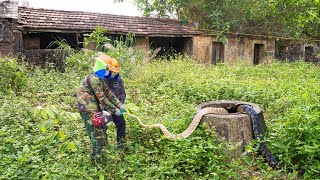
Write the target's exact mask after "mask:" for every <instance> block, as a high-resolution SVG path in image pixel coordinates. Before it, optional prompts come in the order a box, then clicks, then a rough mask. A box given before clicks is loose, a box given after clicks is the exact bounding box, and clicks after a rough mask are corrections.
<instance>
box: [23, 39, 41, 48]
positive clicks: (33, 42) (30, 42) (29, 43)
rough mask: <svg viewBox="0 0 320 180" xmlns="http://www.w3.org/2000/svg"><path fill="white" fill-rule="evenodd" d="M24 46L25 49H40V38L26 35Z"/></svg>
mask: <svg viewBox="0 0 320 180" xmlns="http://www.w3.org/2000/svg"><path fill="white" fill-rule="evenodd" d="M23 47H24V49H25V50H30V49H40V38H38V37H29V36H24V37H23Z"/></svg>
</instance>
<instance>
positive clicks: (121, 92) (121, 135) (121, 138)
mask: <svg viewBox="0 0 320 180" xmlns="http://www.w3.org/2000/svg"><path fill="white" fill-rule="evenodd" d="M108 68H109V69H110V71H109V74H108V75H106V76H105V78H103V80H104V82H105V83H106V84H107V85H108V87H109V89H110V90H111V91H112V92H113V94H114V95H115V96H116V97H117V98H118V99H119V101H120V102H121V103H122V104H124V102H125V99H126V92H125V88H124V82H123V79H122V78H121V77H120V74H119V72H120V66H119V62H118V61H117V60H116V59H114V58H111V61H110V63H109V64H108ZM112 119H113V122H114V124H115V125H116V128H117V145H118V149H120V150H121V151H124V148H125V136H126V121H125V119H124V117H123V116H117V115H115V114H112Z"/></svg>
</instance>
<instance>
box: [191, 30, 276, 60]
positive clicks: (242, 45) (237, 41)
mask: <svg viewBox="0 0 320 180" xmlns="http://www.w3.org/2000/svg"><path fill="white" fill-rule="evenodd" d="M215 42H219V40H218V39H217V38H216V37H215V36H209V35H206V36H200V35H199V36H194V37H193V46H192V47H193V49H192V50H193V51H192V55H193V56H194V57H195V58H196V59H197V60H198V61H199V62H202V63H208V64H210V63H211V59H212V58H211V56H212V55H213V52H212V46H213V43H215ZM255 44H262V45H263V49H262V52H263V53H262V54H263V56H262V59H261V60H260V61H259V63H265V62H268V61H270V60H271V59H273V58H274V51H275V41H274V40H259V39H254V38H248V37H228V38H227V42H226V44H224V53H223V56H224V62H226V63H244V64H248V65H252V64H253V58H254V46H255Z"/></svg>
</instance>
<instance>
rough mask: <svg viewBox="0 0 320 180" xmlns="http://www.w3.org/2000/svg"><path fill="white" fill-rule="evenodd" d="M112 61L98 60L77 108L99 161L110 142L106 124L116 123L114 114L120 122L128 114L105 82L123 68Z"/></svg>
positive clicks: (85, 81)
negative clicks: (113, 120)
mask: <svg viewBox="0 0 320 180" xmlns="http://www.w3.org/2000/svg"><path fill="white" fill-rule="evenodd" d="M111 62H112V59H111V57H109V56H107V55H105V54H103V55H100V56H99V57H98V58H97V59H96V62H95V65H94V67H93V73H91V74H89V75H88V76H86V78H84V79H83V80H82V81H81V83H80V87H79V89H78V91H77V92H76V99H77V107H78V110H79V111H80V116H81V118H82V121H83V122H84V125H85V128H86V131H87V134H88V136H89V138H90V141H91V143H92V153H91V159H92V160H93V161H95V162H99V161H100V160H101V155H102V150H103V149H104V147H105V145H106V140H107V132H106V129H107V127H106V124H107V122H108V121H112V116H111V114H113V115H114V117H116V118H115V119H117V117H120V116H122V115H123V114H124V113H125V112H126V109H125V107H124V105H123V103H122V102H120V101H119V99H118V98H117V97H116V96H115V95H114V94H113V92H112V91H111V90H110V88H109V87H108V85H107V84H106V82H105V81H104V79H108V76H110V74H111V76H112V72H113V71H114V72H117V73H119V66H118V67H112V64H111ZM102 111H104V112H106V116H103V114H102Z"/></svg>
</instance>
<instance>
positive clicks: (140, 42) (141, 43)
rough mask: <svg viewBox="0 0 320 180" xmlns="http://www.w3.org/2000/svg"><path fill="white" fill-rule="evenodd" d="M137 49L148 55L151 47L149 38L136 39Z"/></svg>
mask: <svg viewBox="0 0 320 180" xmlns="http://www.w3.org/2000/svg"><path fill="white" fill-rule="evenodd" d="M135 45H136V48H137V49H140V50H141V51H142V52H143V53H148V51H149V49H150V47H149V38H147V37H136V44H135Z"/></svg>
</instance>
